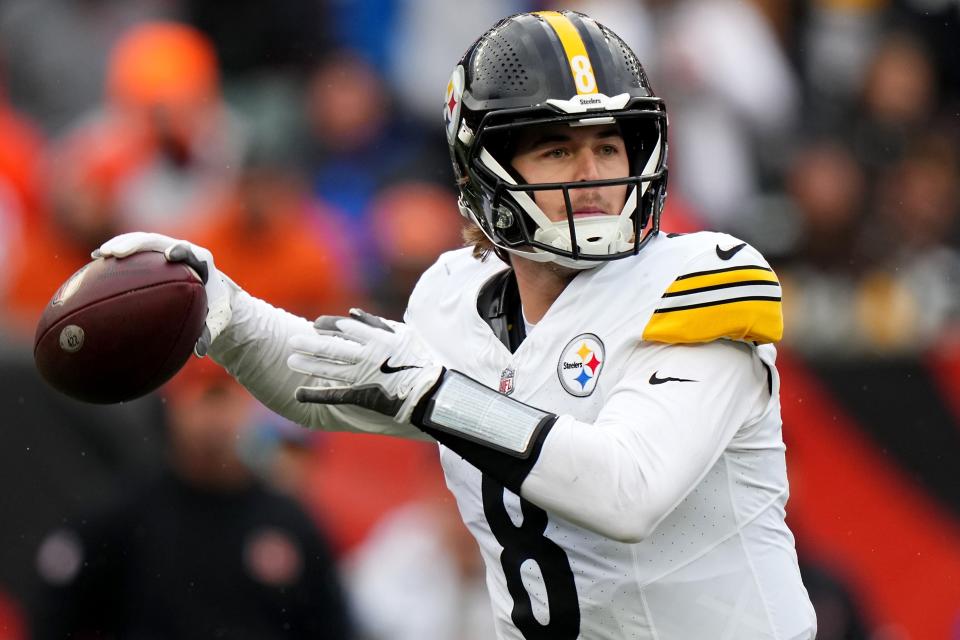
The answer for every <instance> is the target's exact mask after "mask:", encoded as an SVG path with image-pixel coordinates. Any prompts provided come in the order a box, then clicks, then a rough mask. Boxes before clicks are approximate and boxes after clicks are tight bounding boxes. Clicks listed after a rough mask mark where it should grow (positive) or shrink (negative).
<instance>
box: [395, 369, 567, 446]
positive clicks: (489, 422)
mask: <svg viewBox="0 0 960 640" xmlns="http://www.w3.org/2000/svg"><path fill="white" fill-rule="evenodd" d="M424 400H425V402H421V403H420V406H418V407H417V410H416V411H415V412H414V414H413V419H412V421H413V423H414V424H415V425H416V426H418V427H420V428H423V429H436V430H439V431H443V432H446V433H449V434H452V435H455V436H458V437H460V438H464V439H466V440H469V441H471V442H476V443H478V444H482V445H485V446H487V447H490V448H491V449H494V450H497V451H501V452H503V453H507V454H509V455H512V456H515V457H517V458H524V459H525V458H528V457H529V456H530V453H531V451H532V450H533V447H534V443H535V442H536V441H537V440H538V438H537V436H538V435H539V433H540V431H541V430H542V429H543V428H544V426H545V425H547V424H552V423H553V422H554V421H556V419H557V416H556V415H555V414H552V413H548V412H546V411H541V410H540V409H537V408H535V407H531V406H530V405H527V404H524V403H522V402H519V401H518V400H514V399H512V398H509V397H507V396H505V395H503V394H501V393H498V392H496V391H494V390H493V389H491V388H489V387H487V386H485V385H482V384H480V383H479V382H477V381H476V380H474V379H473V378H470V377H468V376H465V375H464V374H462V373H460V372H459V371H450V370H448V371H446V372H445V373H444V374H443V375H441V377H440V381H439V384H438V385H436V386H435V387H434V389H432V390H431V391H430V392H428V393H427V394H426V395H425V396H424Z"/></svg>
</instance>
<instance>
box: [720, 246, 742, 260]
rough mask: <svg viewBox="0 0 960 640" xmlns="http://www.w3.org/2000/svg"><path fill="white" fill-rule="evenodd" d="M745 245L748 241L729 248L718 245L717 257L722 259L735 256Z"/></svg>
mask: <svg viewBox="0 0 960 640" xmlns="http://www.w3.org/2000/svg"><path fill="white" fill-rule="evenodd" d="M745 246H747V243H746V242H741V243H740V244H738V245H737V246H735V247H730V248H729V249H721V248H720V245H717V257H718V258H720V259H721V260H729V259H730V258H732V257H733V256H735V255H737V252H738V251H740V249H743V248H744V247H745Z"/></svg>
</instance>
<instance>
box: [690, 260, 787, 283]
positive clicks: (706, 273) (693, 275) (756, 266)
mask: <svg viewBox="0 0 960 640" xmlns="http://www.w3.org/2000/svg"><path fill="white" fill-rule="evenodd" d="M747 269H759V270H761V271H770V272H771V273H772V272H773V269H771V268H770V267H763V266H760V265H759V264H748V265H745V266H742V267H726V268H724V269H711V270H710V271H697V272H696V273H687V274H684V275H682V276H677V280H686V279H687V278H696V277H697V276H709V275H711V274H714V273H725V272H727V271H745V270H747Z"/></svg>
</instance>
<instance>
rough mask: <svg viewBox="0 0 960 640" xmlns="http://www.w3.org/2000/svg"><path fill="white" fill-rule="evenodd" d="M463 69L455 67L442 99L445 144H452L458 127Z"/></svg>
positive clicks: (458, 66)
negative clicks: (445, 135) (445, 132)
mask: <svg viewBox="0 0 960 640" xmlns="http://www.w3.org/2000/svg"><path fill="white" fill-rule="evenodd" d="M463 78H464V73H463V67H462V66H460V65H457V68H456V69H454V70H453V74H451V76H450V81H449V82H448V83H447V92H446V94H445V96H444V98H443V122H444V124H446V125H447V142H449V143H450V144H453V139H454V138H455V137H456V136H457V129H458V128H459V127H460V98H461V96H462V95H463Z"/></svg>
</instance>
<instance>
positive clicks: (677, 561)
mask: <svg viewBox="0 0 960 640" xmlns="http://www.w3.org/2000/svg"><path fill="white" fill-rule="evenodd" d="M506 268H507V267H506V265H505V264H503V263H502V262H500V261H499V260H497V259H496V258H491V259H489V260H488V261H486V262H480V261H477V260H475V259H473V258H472V257H471V255H470V252H469V250H467V249H464V250H460V251H454V252H451V253H447V254H444V255H443V256H441V258H440V259H439V260H438V261H437V263H436V264H435V265H433V266H432V267H431V268H430V269H429V270H428V271H427V272H426V273H425V274H424V275H423V277H422V279H421V281H420V282H419V284H418V285H417V288H416V290H415V291H414V294H413V295H412V296H411V300H410V305H409V308H408V313H407V318H406V320H407V322H408V323H409V324H411V325H412V326H414V327H415V328H416V329H418V330H419V332H420V334H421V336H422V337H423V338H424V339H425V340H426V341H427V343H428V344H429V345H430V346H431V347H432V348H433V350H434V351H435V352H436V354H437V356H438V360H439V361H440V362H441V363H442V364H444V365H445V366H447V367H448V368H450V369H456V370H459V371H461V372H463V373H465V374H467V375H469V376H471V377H472V378H474V379H476V380H478V381H480V382H482V383H484V384H485V385H488V386H489V387H491V388H494V389H499V390H500V391H501V392H503V393H508V394H510V395H511V397H513V398H515V399H517V400H519V401H522V402H525V403H527V404H530V405H532V406H534V407H536V408H538V409H541V410H544V411H549V412H552V413H555V414H557V415H558V416H559V418H558V419H557V421H556V423H555V424H554V425H553V428H552V429H551V430H550V432H549V433H548V434H547V436H546V439H545V440H544V442H543V447H542V449H541V451H540V455H539V457H538V458H537V459H536V463H535V464H534V465H533V467H532V469H531V470H530V473H529V475H528V476H527V477H526V479H525V480H524V481H523V484H522V486H521V491H520V493H521V495H522V498H521V497H520V496H517V495H514V494H513V493H511V492H510V491H507V490H504V489H503V488H502V486H500V485H499V484H497V482H496V481H494V480H492V479H491V478H489V477H487V476H485V475H484V474H482V473H481V472H480V471H479V470H478V469H477V468H475V467H474V466H472V465H470V464H469V463H467V462H466V461H464V460H463V459H462V458H460V457H459V456H458V455H457V454H455V453H453V452H452V451H450V450H448V449H446V448H445V447H441V460H442V463H443V467H444V471H445V474H446V478H447V484H448V486H449V488H450V490H451V491H452V492H453V494H454V495H455V497H456V500H457V504H458V506H459V508H460V511H461V514H462V516H463V520H464V522H465V523H466V525H467V526H468V527H469V529H470V531H471V532H472V533H473V535H474V536H475V537H476V539H477V542H478V544H479V547H480V550H481V553H482V555H483V558H484V561H485V563H486V569H487V586H488V589H489V592H490V595H491V600H492V605H493V611H494V616H495V624H496V628H497V635H498V638H500V639H501V640H506V639H511V640H520V639H524V640H534V639H541V638H542V639H550V640H566V639H571V640H572V639H574V638H581V639H584V640H607V639H609V640H624V639H644V640H647V639H649V640H691V639H692V640H700V639H703V638H710V639H730V640H761V639H763V640H766V639H776V640H787V639H804V640H806V639H811V638H813V637H814V636H815V633H816V621H815V617H814V613H813V608H812V606H811V605H810V601H809V598H808V596H807V593H806V591H805V589H804V587H803V584H802V583H801V581H800V575H799V570H798V567H797V559H796V552H795V550H794V541H793V536H792V535H791V533H790V531H789V529H788V528H787V526H786V524H785V522H784V513H785V511H784V509H785V504H786V501H787V496H788V486H787V478H786V470H785V464H784V446H783V441H782V437H781V433H780V427H781V421H780V407H779V380H778V377H777V373H776V369H775V367H774V360H775V356H776V352H775V349H774V347H773V346H772V345H771V344H769V343H771V342H773V341H776V340H777V339H779V334H780V332H781V331H782V315H781V309H780V301H779V297H780V291H779V289H780V288H779V283H778V282H777V280H776V276H775V275H774V274H773V272H772V271H771V270H770V269H769V267H768V266H767V263H766V261H764V259H763V258H762V256H760V254H759V253H757V252H756V251H755V250H754V249H753V248H752V247H749V246H748V245H745V244H744V243H741V242H739V241H738V240H736V239H735V238H732V237H730V236H727V235H723V234H713V233H697V234H690V235H685V236H677V237H672V238H671V237H668V236H665V235H662V234H661V235H659V236H657V237H655V238H653V239H652V240H651V241H650V242H649V243H648V244H647V246H646V247H644V249H643V250H642V251H641V252H640V253H639V254H638V255H637V256H634V257H631V258H626V259H622V260H616V261H613V262H610V263H607V264H605V265H603V266H601V267H598V268H596V269H592V270H589V271H583V272H581V273H579V274H578V275H577V276H576V278H574V280H573V281H572V282H571V283H570V284H569V285H568V286H567V288H566V289H565V290H564V291H563V293H562V294H561V295H560V297H559V298H558V299H557V300H556V301H555V302H554V304H553V305H552V306H551V307H550V309H549V311H548V312H547V314H546V315H545V316H544V317H543V318H542V319H541V321H540V322H539V323H538V324H537V325H536V327H535V328H534V329H533V331H531V332H530V334H529V335H528V336H527V338H526V339H525V340H524V341H523V343H522V344H521V345H520V346H519V348H518V349H517V351H516V352H515V353H511V352H510V351H509V349H507V348H506V347H505V346H504V345H503V344H502V343H501V342H500V341H499V340H498V339H497V338H496V337H495V335H494V334H493V331H492V330H491V329H490V327H489V326H488V325H487V324H486V322H485V321H484V320H483V319H482V318H481V317H480V315H479V313H478V311H477V295H478V293H479V292H480V290H481V288H482V286H483V285H484V283H486V282H488V281H489V279H490V278H491V277H493V276H495V275H496V274H497V273H498V272H500V271H502V270H503V269H506ZM311 331H313V328H312V324H311V323H310V322H308V321H306V320H304V319H302V318H298V317H296V316H292V315H290V314H287V313H285V312H282V311H280V310H278V309H274V308H273V307H270V306H269V305H268V304H266V303H264V302H263V301H260V300H256V299H254V298H252V297H250V296H248V295H247V294H245V293H243V292H238V294H237V295H236V297H235V299H234V302H233V319H232V320H231V324H230V326H229V327H228V328H227V329H226V330H225V331H224V333H223V334H221V336H220V337H219V338H218V339H217V340H216V341H215V342H214V344H213V345H212V347H211V350H210V355H211V356H212V357H213V358H214V359H215V360H216V361H217V362H220V363H221V364H223V365H224V366H225V367H226V368H227V369H228V370H229V371H230V372H231V373H233V374H234V375H235V376H236V377H237V378H238V379H239V380H240V381H241V382H242V383H243V384H244V385H245V386H247V388H249V389H250V390H251V391H252V392H253V393H254V395H256V396H257V397H258V398H259V399H260V400H261V401H263V402H264V403H265V404H266V405H267V406H269V407H271V408H272V409H274V410H275V411H277V412H278V413H281V414H282V415H284V416H286V417H288V418H290V419H291V420H294V421H296V422H298V423H300V424H303V425H305V426H309V427H313V428H323V429H337V430H351V431H370V432H376V433H387V434H393V435H399V436H403V437H420V438H424V437H425V436H424V434H423V433H422V432H420V431H419V430H417V429H416V428H415V427H413V426H411V425H406V424H398V423H396V422H394V421H392V420H391V419H390V418H387V417H385V416H381V415H379V414H375V413H373V412H370V411H366V410H363V409H359V408H357V407H351V406H349V405H343V406H327V405H316V404H306V403H298V402H296V401H295V399H294V397H293V396H294V394H293V391H294V389H296V387H297V386H298V385H301V384H311V382H310V380H309V379H308V378H306V377H305V376H303V375H302V374H298V373H295V372H292V371H291V370H289V369H288V368H287V367H286V359H287V357H288V356H289V354H290V349H289V347H288V345H287V340H288V338H289V337H290V336H291V335H293V334H295V333H297V332H311Z"/></svg>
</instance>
